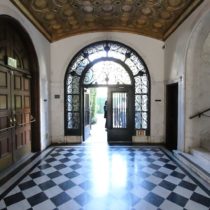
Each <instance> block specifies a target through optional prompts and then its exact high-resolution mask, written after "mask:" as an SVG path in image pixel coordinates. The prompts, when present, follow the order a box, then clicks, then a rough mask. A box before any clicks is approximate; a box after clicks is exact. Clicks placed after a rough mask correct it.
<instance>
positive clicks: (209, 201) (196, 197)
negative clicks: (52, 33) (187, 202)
mask: <svg viewBox="0 0 210 210" xmlns="http://www.w3.org/2000/svg"><path fill="white" fill-rule="evenodd" d="M190 199H191V200H193V201H195V202H197V203H200V204H202V205H204V206H206V207H208V208H209V209H210V197H205V196H203V195H200V194H198V193H196V192H195V193H193V194H192V196H191V198H190Z"/></svg>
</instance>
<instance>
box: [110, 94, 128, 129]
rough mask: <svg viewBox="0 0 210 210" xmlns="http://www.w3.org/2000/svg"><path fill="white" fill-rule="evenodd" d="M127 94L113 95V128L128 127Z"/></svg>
mask: <svg viewBox="0 0 210 210" xmlns="http://www.w3.org/2000/svg"><path fill="white" fill-rule="evenodd" d="M126 99H127V93H122V92H118V93H117V92H116V93H113V94H112V127H113V128H126V127H127V100H126Z"/></svg>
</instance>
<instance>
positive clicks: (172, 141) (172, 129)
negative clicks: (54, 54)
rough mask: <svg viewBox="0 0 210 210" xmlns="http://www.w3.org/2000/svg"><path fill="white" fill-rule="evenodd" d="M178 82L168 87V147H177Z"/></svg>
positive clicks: (171, 148) (173, 148) (172, 148)
mask: <svg viewBox="0 0 210 210" xmlns="http://www.w3.org/2000/svg"><path fill="white" fill-rule="evenodd" d="M177 127H178V83H174V84H170V85H167V87H166V147H167V148H168V149H170V150H175V149H177Z"/></svg>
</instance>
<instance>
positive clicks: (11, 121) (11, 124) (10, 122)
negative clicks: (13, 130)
mask: <svg viewBox="0 0 210 210" xmlns="http://www.w3.org/2000/svg"><path fill="white" fill-rule="evenodd" d="M9 125H10V127H11V126H13V120H12V118H11V117H10V118H9Z"/></svg>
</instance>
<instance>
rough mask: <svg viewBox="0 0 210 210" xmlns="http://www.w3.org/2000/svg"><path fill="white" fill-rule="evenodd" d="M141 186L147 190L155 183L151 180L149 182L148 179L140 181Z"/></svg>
mask: <svg viewBox="0 0 210 210" xmlns="http://www.w3.org/2000/svg"><path fill="white" fill-rule="evenodd" d="M141 186H142V187H144V188H145V189H147V190H152V189H153V188H154V187H155V186H156V185H155V184H153V183H152V182H149V181H143V182H142V183H141Z"/></svg>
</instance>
